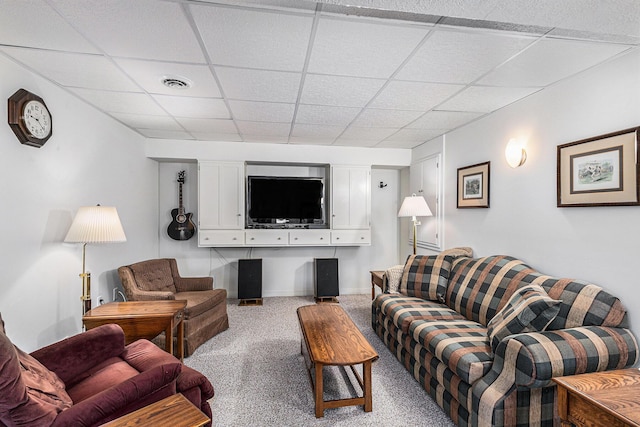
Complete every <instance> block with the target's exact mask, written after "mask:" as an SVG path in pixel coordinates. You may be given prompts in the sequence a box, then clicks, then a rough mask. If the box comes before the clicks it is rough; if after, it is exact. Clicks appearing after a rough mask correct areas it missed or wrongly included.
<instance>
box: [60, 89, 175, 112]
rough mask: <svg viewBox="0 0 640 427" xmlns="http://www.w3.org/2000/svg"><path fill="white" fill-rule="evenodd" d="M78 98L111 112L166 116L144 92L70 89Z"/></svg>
mask: <svg viewBox="0 0 640 427" xmlns="http://www.w3.org/2000/svg"><path fill="white" fill-rule="evenodd" d="M70 90H71V91H72V92H73V93H75V94H76V95H78V96H79V97H80V98H82V99H84V100H85V101H87V102H89V103H90V104H93V105H95V106H96V107H97V108H99V109H100V110H102V111H105V112H113V113H131V114H140V113H142V112H144V113H145V114H150V115H153V116H166V115H167V113H166V111H164V110H163V109H162V108H160V106H159V105H158V104H157V103H156V102H154V100H153V99H152V98H151V97H150V96H149V95H147V94H145V93H132V92H108V91H103V90H93V89H73V88H72V89H70Z"/></svg>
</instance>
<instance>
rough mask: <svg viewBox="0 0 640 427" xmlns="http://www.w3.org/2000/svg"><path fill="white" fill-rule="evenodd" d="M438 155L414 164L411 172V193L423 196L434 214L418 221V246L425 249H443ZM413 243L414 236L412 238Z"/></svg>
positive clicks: (439, 161)
mask: <svg viewBox="0 0 640 427" xmlns="http://www.w3.org/2000/svg"><path fill="white" fill-rule="evenodd" d="M441 157H442V156H441V154H440V153H437V154H434V155H431V156H429V157H426V158H424V159H420V160H419V161H417V162H415V163H412V164H411V167H410V169H409V170H410V172H409V187H410V190H411V193H415V194H416V195H419V196H423V197H424V198H425V200H426V201H427V205H429V209H431V212H432V213H433V216H430V217H421V218H418V220H419V221H420V222H421V224H420V225H419V226H418V242H417V246H418V247H421V248H425V249H435V250H441V249H442V237H443V236H442V222H443V221H442V214H443V206H442V168H441V165H442V161H441ZM409 239H410V242H411V243H413V234H412V235H411V236H410V238H409Z"/></svg>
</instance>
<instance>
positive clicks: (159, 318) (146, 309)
mask: <svg viewBox="0 0 640 427" xmlns="http://www.w3.org/2000/svg"><path fill="white" fill-rule="evenodd" d="M186 306H187V302H186V301H184V300H162V301H128V302H110V303H107V304H102V305H99V306H98V307H95V308H93V309H91V310H89V311H87V313H86V314H85V315H84V316H83V317H82V321H83V322H84V325H85V327H86V328H87V330H88V329H93V328H95V327H98V326H100V325H106V324H108V323H116V324H118V325H120V327H121V328H122V330H123V331H124V336H125V344H129V343H132V342H134V341H135V340H139V339H142V338H144V339H148V340H150V339H152V338H155V337H156V336H157V335H158V334H160V333H161V332H163V331H164V333H165V350H167V352H168V353H170V354H173V329H174V328H175V327H176V326H177V327H178V339H177V341H178V356H179V357H180V360H184V322H183V321H182V317H183V315H182V314H183V310H184V308H185V307H186Z"/></svg>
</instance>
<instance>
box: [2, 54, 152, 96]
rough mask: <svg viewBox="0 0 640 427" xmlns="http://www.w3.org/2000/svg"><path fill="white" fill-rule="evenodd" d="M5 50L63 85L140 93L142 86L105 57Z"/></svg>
mask: <svg viewBox="0 0 640 427" xmlns="http://www.w3.org/2000/svg"><path fill="white" fill-rule="evenodd" d="M2 50H4V51H5V52H6V53H7V54H8V55H10V56H12V57H14V58H15V59H17V60H18V61H20V62H22V63H23V64H25V65H26V66H28V67H31V68H33V69H34V70H37V72H38V73H39V74H41V75H42V76H44V77H46V78H48V79H51V80H53V81H55V82H56V83H58V84H60V85H62V86H68V87H81V88H87V89H103V90H116V91H123V92H140V88H138V86H136V85H135V84H134V83H133V82H132V81H131V80H130V79H129V78H128V77H127V76H126V75H125V74H123V73H122V72H121V71H120V70H119V69H118V68H117V67H116V66H115V65H113V64H112V63H111V62H109V60H107V59H105V58H104V57H102V56H98V55H86V54H79V53H63V52H55V51H46V50H37V49H20V48H2Z"/></svg>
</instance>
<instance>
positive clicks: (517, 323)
mask: <svg viewBox="0 0 640 427" xmlns="http://www.w3.org/2000/svg"><path fill="white" fill-rule="evenodd" d="M560 302H561V301H557V300H554V299H552V298H550V297H549V295H547V293H546V292H545V291H544V289H543V288H542V287H541V286H538V285H527V286H524V287H522V288H520V289H518V290H516V291H515V292H514V293H513V295H511V298H509V301H507V304H506V305H505V306H504V307H503V308H502V310H500V311H499V312H498V313H497V314H496V315H495V316H494V317H493V319H491V320H490V321H489V324H488V325H487V333H488V335H489V342H490V343H491V349H492V350H493V351H494V352H495V350H496V348H497V347H498V344H500V341H502V340H503V339H504V338H506V337H507V336H509V335H513V334H519V333H521V332H541V331H544V329H545V328H546V327H547V325H549V323H551V322H552V321H553V319H555V318H556V316H557V315H558V312H559V311H560Z"/></svg>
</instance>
